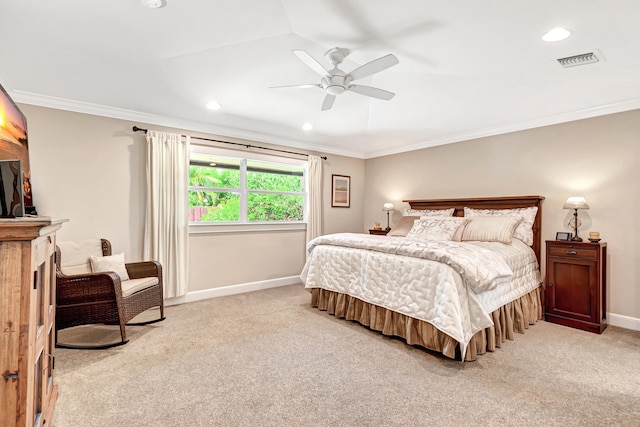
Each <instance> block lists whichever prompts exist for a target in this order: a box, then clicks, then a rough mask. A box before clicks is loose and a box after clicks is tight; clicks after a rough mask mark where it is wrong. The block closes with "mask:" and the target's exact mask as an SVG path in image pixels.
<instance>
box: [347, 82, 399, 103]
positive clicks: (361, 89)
mask: <svg viewBox="0 0 640 427" xmlns="http://www.w3.org/2000/svg"><path fill="white" fill-rule="evenodd" d="M347 90H350V91H351V92H355V93H359V94H360V95H365V96H370V97H372V98H378V99H384V100H385V101H388V100H390V99H391V98H393V97H394V96H395V95H396V94H395V93H393V92H389V91H388V90H384V89H378V88H377V87H371V86H362V85H351V86H349V87H348V88H347Z"/></svg>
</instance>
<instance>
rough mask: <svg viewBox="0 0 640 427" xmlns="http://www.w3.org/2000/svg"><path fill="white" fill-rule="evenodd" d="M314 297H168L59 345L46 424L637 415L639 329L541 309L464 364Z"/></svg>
mask: <svg viewBox="0 0 640 427" xmlns="http://www.w3.org/2000/svg"><path fill="white" fill-rule="evenodd" d="M309 301H310V294H309V293H308V292H307V291H306V290H305V289H304V288H303V287H302V285H293V286H286V287H281V288H274V289H269V290H264V291H258V292H252V293H247V294H240V295H234V296H228V297H223V298H215V299H210V300H206V301H199V302H195V303H189V304H183V305H178V306H172V307H167V308H166V317H167V319H166V320H165V321H163V322H160V323H155V324H151V325H147V326H136V327H134V326H132V327H128V328H127V333H128V335H129V337H130V342H129V343H128V344H126V345H124V346H120V347H114V348H112V349H108V350H68V349H57V350H56V381H57V383H58V385H59V396H58V402H57V404H56V407H55V410H54V416H53V420H52V421H53V422H52V424H53V425H54V426H55V427H76V426H83V427H84V426H92V427H98V426H105V427H106V426H126V427H128V426H135V427H138V426H140V427H142V426H154V427H164V426H476V425H482V426H505V425H508V426H598V427H600V426H640V332H636V331H629V330H625V329H621V328H616V327H609V328H608V329H607V330H606V331H605V332H604V333H603V334H602V335H597V334H592V333H589V332H584V331H580V330H576V329H571V328H568V327H564V326H559V325H555V324H551V323H547V322H544V321H540V322H538V323H537V324H536V325H533V326H531V327H530V328H529V329H528V330H527V331H526V333H525V334H523V335H521V334H517V336H516V339H515V341H508V342H506V343H505V344H504V345H503V346H502V347H501V348H499V349H498V350H497V351H495V352H493V353H487V354H485V355H483V356H480V357H479V359H478V360H477V361H475V362H467V363H462V362H459V361H453V360H450V359H447V358H445V357H443V356H442V355H439V354H436V353H433V352H429V351H427V350H424V349H421V348H417V347H413V346H409V345H406V343H404V341H402V340H400V339H394V338H390V337H385V336H383V335H381V334H380V333H378V332H375V331H371V330H369V329H367V328H365V327H363V326H361V325H359V324H356V323H353V322H348V321H344V320H340V319H336V318H335V317H334V316H331V315H328V314H327V313H326V312H321V311H318V310H317V309H313V308H311V307H310V306H309ZM145 315H146V316H149V315H156V316H157V312H156V313H153V310H152V311H151V313H149V312H148V313H144V314H143V316H145ZM136 320H138V319H136ZM60 339H61V340H67V341H73V340H82V339H90V340H98V341H104V340H109V339H112V340H117V339H118V332H117V329H116V328H113V327H111V326H92V327H80V328H75V329H74V330H67V331H62V332H61V335H60Z"/></svg>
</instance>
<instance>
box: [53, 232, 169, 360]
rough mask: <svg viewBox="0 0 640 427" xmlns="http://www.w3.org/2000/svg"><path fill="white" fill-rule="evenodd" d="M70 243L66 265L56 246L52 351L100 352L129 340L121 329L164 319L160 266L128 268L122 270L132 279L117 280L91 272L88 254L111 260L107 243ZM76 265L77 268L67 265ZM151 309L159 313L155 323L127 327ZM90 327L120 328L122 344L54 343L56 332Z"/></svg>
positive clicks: (111, 274) (138, 264)
mask: <svg viewBox="0 0 640 427" xmlns="http://www.w3.org/2000/svg"><path fill="white" fill-rule="evenodd" d="M69 243H70V246H69V248H73V250H71V249H70V250H69V251H68V252H69V256H68V262H67V264H65V258H64V253H62V252H61V250H60V247H58V246H56V279H57V292H56V303H57V305H56V321H55V325H56V347H63V348H81V349H100V348H109V347H114V346H118V345H122V344H126V343H127V342H128V341H129V340H128V339H127V331H126V326H125V325H146V324H149V323H155V322H159V321H161V320H164V319H165V317H164V299H163V291H162V290H163V285H162V266H161V265H160V263H159V262H157V261H145V262H134V263H128V264H126V265H125V267H126V270H127V273H128V275H129V278H130V280H124V281H121V280H120V276H119V275H118V274H116V273H114V272H108V273H91V272H90V271H91V267H90V263H89V257H90V255H97V256H109V255H111V243H109V241H108V240H105V239H94V240H86V241H82V242H81V243H76V242H73V243H72V242H69ZM60 244H61V245H62V243H60ZM78 248H80V249H78ZM87 248H88V249H87ZM85 250H86V251H85ZM74 262H75V265H73V266H72V265H69V263H74ZM63 272H64V273H63ZM65 273H66V274H65ZM152 307H159V308H160V318H159V319H154V320H151V321H146V322H141V323H129V321H130V320H131V319H133V318H134V317H136V316H137V315H138V314H140V313H142V312H144V311H146V310H148V309H150V308H152ZM90 324H112V325H119V326H120V336H121V338H122V339H121V341H119V342H115V343H110V344H106V345H76V344H65V343H60V342H58V331H59V330H62V329H65V328H71V327H74V326H80V325H90Z"/></svg>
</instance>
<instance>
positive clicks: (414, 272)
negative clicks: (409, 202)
mask: <svg viewBox="0 0 640 427" xmlns="http://www.w3.org/2000/svg"><path fill="white" fill-rule="evenodd" d="M486 243H491V242H468V243H464V242H452V241H425V240H420V239H413V238H409V237H407V238H402V237H386V236H374V235H364V234H352V233H341V234H333V235H326V236H320V237H318V238H316V239H314V240H312V241H311V242H309V245H308V250H309V257H308V259H307V262H306V264H305V267H304V269H303V271H302V274H301V279H302V281H303V283H304V284H305V287H306V288H307V289H311V288H322V289H326V290H330V291H334V292H338V293H341V294H346V295H350V296H352V297H356V298H358V299H360V300H362V301H364V302H366V303H369V304H374V305H376V306H379V307H384V308H386V309H389V310H392V311H394V312H397V313H401V314H403V315H406V316H409V317H412V318H415V319H419V320H422V321H425V322H428V323H430V324H432V325H433V326H435V327H436V328H437V329H438V330H440V331H442V332H444V333H445V334H447V335H449V336H451V337H452V338H454V339H455V340H456V341H457V342H458V343H460V350H461V352H462V354H465V352H466V347H467V345H468V343H469V341H470V340H471V338H472V337H473V335H474V334H476V333H477V332H478V331H481V330H483V329H485V328H487V327H490V326H492V325H493V322H492V318H491V312H492V311H493V310H494V309H495V308H494V307H496V305H497V307H499V306H501V305H504V304H505V303H507V302H509V301H512V300H513V299H515V298H517V297H520V296H522V295H524V294H526V293H528V292H530V291H531V290H533V289H534V288H536V287H537V286H539V277H538V275H537V274H532V272H535V271H537V260H536V258H535V255H534V254H533V251H532V250H531V248H529V247H528V246H526V245H525V244H523V243H522V242H519V241H518V242H516V244H515V245H504V244H500V243H494V244H493V245H491V244H486ZM498 245H499V246H498ZM391 284H393V285H391ZM491 291H493V292H491ZM483 293H487V295H486V296H485V297H483V298H480V295H482V294H483ZM509 298H511V299H509Z"/></svg>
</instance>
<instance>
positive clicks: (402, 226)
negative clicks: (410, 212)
mask: <svg viewBox="0 0 640 427" xmlns="http://www.w3.org/2000/svg"><path fill="white" fill-rule="evenodd" d="M418 219H420V217H419V216H403V217H400V219H399V220H398V222H397V223H396V224H395V225H394V226H393V227H391V231H389V232H388V233H387V236H401V237H405V236H406V235H407V233H408V232H409V231H411V227H413V222H414V221H415V220H418Z"/></svg>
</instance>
